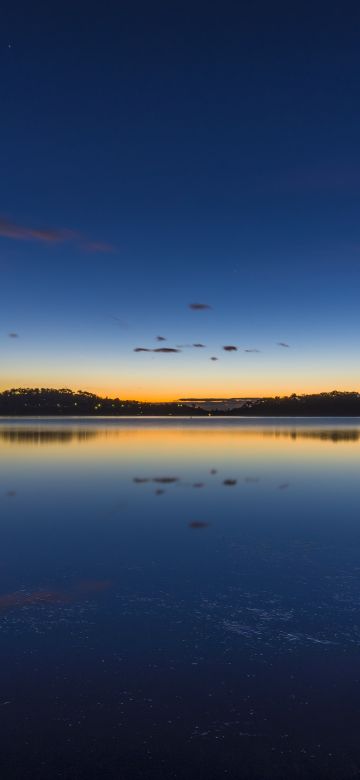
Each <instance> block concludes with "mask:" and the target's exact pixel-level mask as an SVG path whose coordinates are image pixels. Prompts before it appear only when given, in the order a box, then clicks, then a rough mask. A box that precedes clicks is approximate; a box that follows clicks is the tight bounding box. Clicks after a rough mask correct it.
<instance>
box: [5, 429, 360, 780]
mask: <svg viewBox="0 0 360 780" xmlns="http://www.w3.org/2000/svg"><path fill="white" fill-rule="evenodd" d="M359 455H360V424H359V422H358V421H351V420H349V421H348V420H346V421H344V420H341V421H336V420H326V421H321V420H314V421H313V422H311V421H298V420H291V421H286V422H285V421H279V420H276V421H274V420H272V421H270V420H267V421H249V420H246V421H245V422H244V423H243V421H240V422H238V421H229V420H223V421H221V420H216V421H214V420H211V421H208V420H201V421H180V422H179V421H171V422H169V421H168V420H166V421H162V420H142V421H141V422H139V421H131V420H122V421H115V422H113V421H105V420H104V421H99V420H96V421H95V422H94V423H93V422H92V421H81V420H78V421H74V422H64V421H59V420H58V421H54V420H51V421H47V422H44V421H34V420H32V421H30V420H29V421H26V420H23V421H20V422H19V421H18V420H17V421H16V422H15V421H13V422H11V421H5V420H3V421H1V422H0V459H1V472H0V515H1V525H0V538H1V554H0V627H1V631H2V647H3V662H2V665H1V667H0V668H1V672H0V675H1V676H0V682H1V691H2V693H1V697H0V715H3V716H4V718H5V720H4V725H3V731H4V742H5V744H6V750H5V753H4V755H3V758H2V764H3V774H4V776H6V777H9V778H12V777H19V776H21V767H23V766H24V762H26V766H29V767H30V770H31V772H33V773H35V772H37V773H38V776H39V777H40V778H42V777H48V776H49V775H55V776H56V774H55V773H56V772H58V776H66V774H65V773H66V772H69V771H70V769H69V768H72V769H71V771H72V772H73V774H72V776H76V777H81V778H82V777H84V778H85V777H86V778H88V777H98V776H101V775H104V776H107V777H111V778H112V777H114V778H115V777H119V775H121V773H123V775H124V776H125V777H128V776H129V777H130V776H131V777H134V778H140V777H143V776H146V777H150V778H153V777H154V778H155V777H156V778H158V777H159V776H160V777H162V776H163V777H180V778H185V777H186V778H193V777H194V778H195V777H196V778H202V777H204V778H205V777H206V778H208V777H209V778H214V779H215V778H217V777H219V776H222V775H224V776H229V777H232V778H239V777H240V778H241V777H248V776H250V777H255V778H266V777H269V778H275V777H276V778H277V777H283V776H284V777H285V776H293V777H297V776H299V777H319V776H323V777H336V778H344V780H345V778H347V777H349V776H351V772H352V771H353V767H354V765H357V763H359V762H360V751H359V749H358V746H357V712H358V707H359V706H360V690H359V691H358V682H357V677H358V658H357V657H358V647H359V643H360V626H359V625H358V622H357V615H358V608H359V605H360V595H359V593H360V590H359V583H360V579H359V578H360V565H359V560H360V529H359V523H358V503H359V491H358V473H359V465H360V458H359ZM19 734H21V736H20V738H19ZM15 735H16V736H15ZM59 744H60V745H61V750H60V752H59ZM89 745H91V748H90V749H89V748H88V746H89ZM0 763H1V762H0ZM44 767H45V768H44ZM74 767H75V769H74ZM94 767H96V771H95V769H94ZM239 767H242V768H241V770H239ZM46 772H47V774H46ZM74 772H75V775H74ZM41 773H42V774H41ZM61 773H62V774H61ZM159 773H160V774H159ZM161 773H162V774H161Z"/></svg>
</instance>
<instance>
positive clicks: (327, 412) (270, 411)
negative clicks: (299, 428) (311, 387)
mask: <svg viewBox="0 0 360 780" xmlns="http://www.w3.org/2000/svg"><path fill="white" fill-rule="evenodd" d="M229 414H230V415H236V416H238V415H240V416H245V417H246V416H250V417H251V416H254V415H256V416H259V417H359V416H360V393H356V392H351V393H344V392H339V391H338V390H333V391H332V392H331V393H316V394H313V395H296V394H295V393H294V394H293V395H290V396H282V397H280V396H275V398H260V399H258V400H254V401H247V403H245V404H244V406H242V407H241V409H239V410H237V409H236V410H235V409H232V410H231V411H230V412H229Z"/></svg>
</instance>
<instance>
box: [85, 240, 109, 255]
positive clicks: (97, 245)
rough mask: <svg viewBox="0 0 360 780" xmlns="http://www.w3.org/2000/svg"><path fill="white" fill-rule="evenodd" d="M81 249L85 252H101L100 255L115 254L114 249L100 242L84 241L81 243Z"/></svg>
mask: <svg viewBox="0 0 360 780" xmlns="http://www.w3.org/2000/svg"><path fill="white" fill-rule="evenodd" d="M81 248H82V249H85V251H86V252H94V253H96V252H101V253H102V254H109V253H111V252H115V247H114V246H112V245H111V244H104V243H103V242H102V241H85V242H82V243H81Z"/></svg>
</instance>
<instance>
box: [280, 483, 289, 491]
mask: <svg viewBox="0 0 360 780" xmlns="http://www.w3.org/2000/svg"><path fill="white" fill-rule="evenodd" d="M288 487H289V482H283V483H282V484H281V485H278V490H286V489H287V488H288Z"/></svg>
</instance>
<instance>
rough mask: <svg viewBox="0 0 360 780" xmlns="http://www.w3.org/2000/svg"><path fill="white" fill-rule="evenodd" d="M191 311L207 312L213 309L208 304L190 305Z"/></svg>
mask: <svg viewBox="0 0 360 780" xmlns="http://www.w3.org/2000/svg"><path fill="white" fill-rule="evenodd" d="M189 309H192V310H193V311H205V310H206V309H211V306H209V304H208V303H189Z"/></svg>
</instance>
